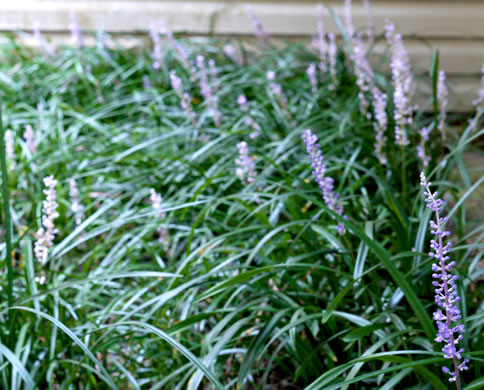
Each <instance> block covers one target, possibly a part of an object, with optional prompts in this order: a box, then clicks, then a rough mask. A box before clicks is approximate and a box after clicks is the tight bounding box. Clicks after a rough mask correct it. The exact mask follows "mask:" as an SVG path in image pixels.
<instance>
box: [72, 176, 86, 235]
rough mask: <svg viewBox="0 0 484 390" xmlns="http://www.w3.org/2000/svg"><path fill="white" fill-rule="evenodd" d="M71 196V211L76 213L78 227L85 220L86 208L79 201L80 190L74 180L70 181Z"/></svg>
mask: <svg viewBox="0 0 484 390" xmlns="http://www.w3.org/2000/svg"><path fill="white" fill-rule="evenodd" d="M69 196H70V198H71V211H72V212H73V213H74V218H75V220H76V225H77V226H79V225H80V224H81V223H82V220H83V219H84V206H83V205H82V204H81V202H80V200H79V190H78V189H77V183H76V181H75V180H74V179H69Z"/></svg>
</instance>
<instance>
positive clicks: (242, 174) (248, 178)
mask: <svg viewBox="0 0 484 390" xmlns="http://www.w3.org/2000/svg"><path fill="white" fill-rule="evenodd" d="M237 149H238V150H239V157H237V159H236V160H235V163H236V164H237V166H238V167H237V169H236V170H235V174H236V175H237V176H238V177H239V179H240V180H241V181H242V184H244V185H245V184H248V183H252V182H253V181H254V180H255V177H256V176H257V173H256V171H255V163H254V160H253V159H252V157H250V156H249V147H248V146H247V142H245V141H242V142H239V143H238V144H237Z"/></svg>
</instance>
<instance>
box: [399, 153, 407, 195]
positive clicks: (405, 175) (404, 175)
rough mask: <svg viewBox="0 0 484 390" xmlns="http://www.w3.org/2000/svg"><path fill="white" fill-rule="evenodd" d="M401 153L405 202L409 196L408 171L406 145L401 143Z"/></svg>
mask: <svg viewBox="0 0 484 390" xmlns="http://www.w3.org/2000/svg"><path fill="white" fill-rule="evenodd" d="M400 154H401V157H402V198H403V203H405V200H406V197H407V172H406V167H405V165H406V164H405V146H403V145H400Z"/></svg>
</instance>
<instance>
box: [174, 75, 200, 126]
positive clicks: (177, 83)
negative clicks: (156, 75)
mask: <svg viewBox="0 0 484 390" xmlns="http://www.w3.org/2000/svg"><path fill="white" fill-rule="evenodd" d="M170 82H171V87H172V88H173V89H174V90H175V93H176V94H177V96H178V97H179V98H180V104H181V106H182V108H183V111H184V112H185V115H186V116H187V117H188V118H190V119H191V121H192V123H193V125H194V126H196V121H195V117H194V115H193V109H192V103H191V97H190V95H189V94H188V93H186V92H183V85H182V81H181V79H180V78H179V77H178V76H177V75H176V72H175V71H174V70H172V71H171V72H170Z"/></svg>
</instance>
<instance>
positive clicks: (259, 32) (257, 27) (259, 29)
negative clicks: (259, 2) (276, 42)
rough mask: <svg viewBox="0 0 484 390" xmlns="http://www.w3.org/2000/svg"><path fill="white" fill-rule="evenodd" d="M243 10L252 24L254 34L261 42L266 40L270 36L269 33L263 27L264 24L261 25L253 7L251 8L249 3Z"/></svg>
mask: <svg viewBox="0 0 484 390" xmlns="http://www.w3.org/2000/svg"><path fill="white" fill-rule="evenodd" d="M245 10H246V12H247V16H248V17H249V20H250V23H251V24H252V28H253V29H254V35H255V36H256V37H257V38H258V39H259V40H260V41H261V42H264V43H265V42H267V41H268V40H269V38H270V36H269V34H268V33H267V31H266V30H265V29H264V26H263V25H262V23H261V21H260V20H259V18H258V17H257V15H256V14H255V12H254V9H253V8H252V6H251V5H247V6H246V7H245Z"/></svg>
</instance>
